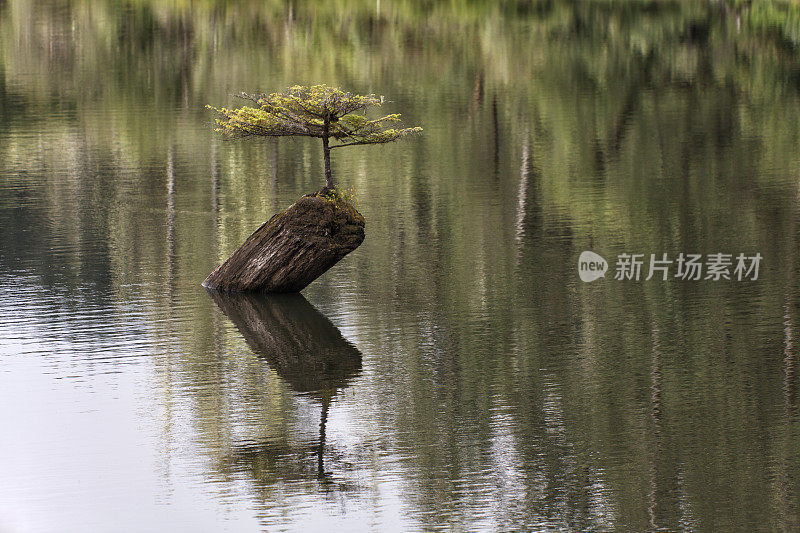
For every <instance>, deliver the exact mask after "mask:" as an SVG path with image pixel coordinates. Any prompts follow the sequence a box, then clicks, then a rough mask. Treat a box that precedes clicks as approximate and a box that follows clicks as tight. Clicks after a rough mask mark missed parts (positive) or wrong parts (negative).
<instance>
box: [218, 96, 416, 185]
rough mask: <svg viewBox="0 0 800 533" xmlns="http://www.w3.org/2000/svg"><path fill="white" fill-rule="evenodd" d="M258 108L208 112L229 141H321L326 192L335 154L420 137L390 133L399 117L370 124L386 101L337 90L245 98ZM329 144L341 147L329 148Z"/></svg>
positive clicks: (406, 131)
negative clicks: (249, 138)
mask: <svg viewBox="0 0 800 533" xmlns="http://www.w3.org/2000/svg"><path fill="white" fill-rule="evenodd" d="M237 96H239V97H240V98H243V99H245V100H249V101H251V102H253V103H254V104H255V106H256V107H250V106H244V107H240V108H238V109H226V108H224V107H220V108H217V107H213V106H206V107H208V108H209V109H213V110H214V111H216V112H217V113H218V114H219V115H220V116H219V117H218V118H217V119H216V122H217V124H218V127H217V128H216V131H220V132H222V133H224V134H227V135H231V136H251V135H255V136H262V137H290V136H303V137H318V138H320V139H322V155H323V159H324V162H325V186H326V187H329V188H332V187H333V186H334V182H333V175H332V173H331V150H333V149H334V148H343V147H345V146H357V145H362V144H384V143H388V142H392V141H395V140H397V139H400V138H402V137H407V136H409V135H413V134H416V133H419V132H421V131H422V128H419V127H414V128H402V129H396V128H392V127H390V126H391V125H392V124H396V123H398V122H400V115H399V114H394V115H386V116H384V117H381V118H377V119H374V120H370V119H369V118H367V116H366V110H367V109H369V108H370V107H379V106H381V105H382V104H383V97H382V96H380V97H378V96H375V95H374V94H369V95H366V96H362V95H358V94H352V93H348V92H345V91H342V90H341V89H338V88H336V87H329V86H327V85H314V86H311V87H306V86H302V85H295V86H293V87H289V88H288V89H286V90H285V91H283V92H278V93H271V94H258V95H251V94H247V93H241V94H240V95H237ZM331 141H335V142H336V143H338V144H333V145H331Z"/></svg>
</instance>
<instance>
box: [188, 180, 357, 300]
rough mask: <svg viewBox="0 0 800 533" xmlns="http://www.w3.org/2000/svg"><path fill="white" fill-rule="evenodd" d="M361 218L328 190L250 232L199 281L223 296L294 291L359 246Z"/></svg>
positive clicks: (334, 193) (354, 210) (351, 207)
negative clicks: (245, 238) (229, 293)
mask: <svg viewBox="0 0 800 533" xmlns="http://www.w3.org/2000/svg"><path fill="white" fill-rule="evenodd" d="M364 224H365V222H364V217H363V216H361V213H359V212H358V211H356V209H355V208H354V207H353V206H352V205H350V204H349V203H347V202H346V201H344V200H343V199H341V197H339V196H338V195H337V193H336V192H335V191H333V190H331V189H328V188H324V189H321V190H320V191H317V192H316V193H314V194H309V195H306V196H303V197H302V198H300V199H299V200H298V201H297V202H295V203H294V204H293V205H292V206H291V207H289V209H287V210H286V211H284V212H283V213H279V214H277V215H275V216H273V217H272V218H271V219H269V221H267V222H266V223H264V224H263V225H262V226H261V227H260V228H258V229H257V230H256V231H254V232H253V234H252V235H250V237H248V238H247V240H246V241H245V242H244V244H242V245H241V246H240V247H239V249H238V250H236V251H235V252H234V253H233V255H231V256H230V257H229V258H228V259H227V260H226V261H225V262H224V263H222V264H221V265H220V266H219V267H217V269H216V270H215V271H214V272H212V273H211V274H210V275H209V276H208V277H207V278H206V280H205V281H204V282H203V286H204V287H206V288H208V289H215V290H219V291H227V292H299V291H301V290H303V289H304V288H305V287H306V286H307V285H308V284H309V283H311V282H312V281H314V280H315V279H317V278H318V277H319V276H321V275H322V274H324V273H325V272H326V271H327V270H328V269H329V268H330V267H332V266H333V265H335V264H336V263H337V262H338V261H339V260H340V259H341V258H343V257H344V256H345V255H347V254H349V253H350V252H352V251H353V250H355V249H356V248H358V246H359V245H360V244H361V243H362V242H363V241H364Z"/></svg>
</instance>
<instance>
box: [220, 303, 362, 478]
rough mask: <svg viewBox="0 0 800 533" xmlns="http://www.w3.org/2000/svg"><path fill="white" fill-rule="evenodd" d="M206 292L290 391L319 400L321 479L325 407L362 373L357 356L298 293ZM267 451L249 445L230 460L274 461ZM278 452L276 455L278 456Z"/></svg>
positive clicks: (359, 359)
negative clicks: (320, 409)
mask: <svg viewBox="0 0 800 533" xmlns="http://www.w3.org/2000/svg"><path fill="white" fill-rule="evenodd" d="M209 292H210V294H211V297H212V298H213V299H214V301H215V302H216V304H217V305H218V306H219V307H220V309H222V312H223V313H225V315H226V316H227V317H228V318H230V320H231V322H233V323H234V325H235V326H236V328H237V329H238V330H239V332H240V333H241V334H242V336H243V337H244V338H245V340H246V341H247V344H248V346H250V349H252V350H253V352H255V354H256V355H257V356H258V357H261V358H263V359H265V360H266V361H267V364H269V366H270V367H271V368H272V369H274V370H275V372H276V373H277V374H278V376H280V377H281V378H282V379H283V380H285V381H286V382H287V383H288V385H289V386H290V387H291V388H292V389H293V390H294V391H296V392H299V393H306V394H308V395H309V396H312V397H314V398H316V399H318V400H320V401H321V403H322V412H321V419H320V425H319V445H318V446H317V474H318V475H319V476H324V465H323V450H324V446H325V424H326V422H327V419H328V407H329V405H330V402H331V399H332V398H333V396H335V395H336V393H337V391H338V390H339V389H342V388H344V387H346V386H347V385H348V382H349V381H350V380H351V379H352V378H354V377H355V376H357V375H358V374H359V373H360V372H361V352H359V351H358V349H357V348H356V347H355V346H353V345H352V344H350V343H349V342H348V341H347V340H346V339H345V338H344V337H343V336H342V334H341V332H339V330H338V329H337V328H336V326H334V325H333V323H331V321H330V320H328V318H327V317H325V315H323V314H322V313H320V312H319V311H318V310H317V309H316V308H315V307H314V306H313V305H311V304H310V303H309V302H308V300H306V299H305V298H304V297H303V296H302V295H300V294H289V295H270V296H267V295H258V294H242V293H239V294H235V293H234V294H229V293H221V292H216V291H209ZM272 448H273V446H271V445H265V446H263V447H258V448H255V449H254V448H253V447H251V446H248V447H247V449H243V450H239V451H238V452H237V451H234V458H233V460H234V461H235V462H256V461H258V462H263V460H266V462H267V463H273V462H274V460H270V456H271V455H274V454H275V452H276V451H275V450H273V449H272ZM285 451H286V450H285V449H283V452H285ZM283 452H279V453H280V454H281V455H283V454H284V453H283ZM259 456H261V457H260V458H259ZM273 459H274V458H273Z"/></svg>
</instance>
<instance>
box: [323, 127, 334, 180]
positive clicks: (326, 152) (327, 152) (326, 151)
mask: <svg viewBox="0 0 800 533" xmlns="http://www.w3.org/2000/svg"><path fill="white" fill-rule="evenodd" d="M329 128H330V119H329V118H328V117H325V123H324V124H323V126H322V158H323V159H324V160H325V187H327V188H329V189H333V173H332V172H331V148H330V146H328V137H329V135H328V130H329Z"/></svg>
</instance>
